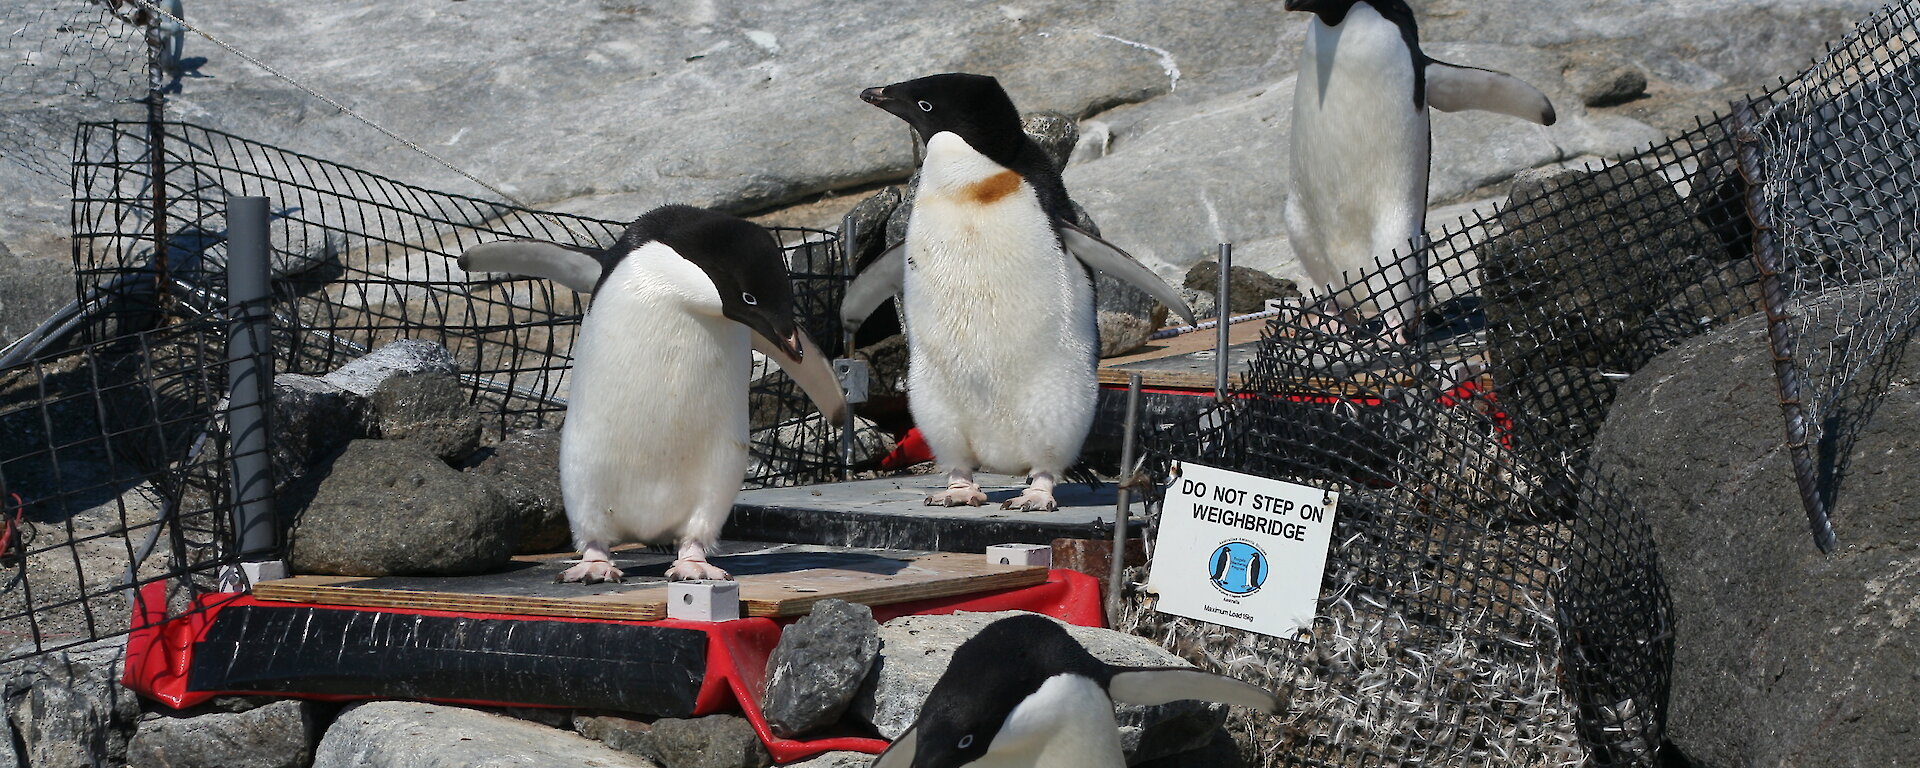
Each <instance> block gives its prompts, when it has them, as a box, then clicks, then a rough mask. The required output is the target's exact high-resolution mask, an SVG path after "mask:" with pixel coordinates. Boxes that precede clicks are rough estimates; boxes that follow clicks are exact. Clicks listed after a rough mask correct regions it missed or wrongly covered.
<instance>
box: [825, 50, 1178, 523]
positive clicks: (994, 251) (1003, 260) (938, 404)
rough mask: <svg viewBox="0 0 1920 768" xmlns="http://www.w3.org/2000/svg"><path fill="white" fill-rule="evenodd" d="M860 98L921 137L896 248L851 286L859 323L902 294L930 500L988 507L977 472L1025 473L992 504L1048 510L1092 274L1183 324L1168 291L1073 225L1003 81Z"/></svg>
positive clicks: (1075, 421) (1059, 468)
mask: <svg viewBox="0 0 1920 768" xmlns="http://www.w3.org/2000/svg"><path fill="white" fill-rule="evenodd" d="M860 98H861V99H863V100H865V101H866V102H867V103H869V104H872V105H874V106H876V107H879V108H881V109H884V110H886V111H887V112H889V113H891V114H892V115H894V116H895V117H898V118H900V119H901V120H904V121H906V122H907V123H908V124H909V125H911V126H913V128H914V130H915V131H916V132H917V133H919V135H920V137H921V138H922V139H924V140H925V141H926V145H927V151H926V157H925V159H924V160H923V162H922V165H921V169H920V186H919V187H918V188H917V189H916V190H915V197H914V205H913V215H912V217H911V218H909V219H908V222H907V237H906V240H905V241H904V242H903V243H901V244H900V245H898V246H895V247H894V248H893V249H892V250H889V251H888V252H886V253H883V254H881V256H880V257H879V258H878V259H876V260H875V261H874V262H873V263H872V264H871V265H870V266H868V268H867V269H866V271H864V272H862V273H861V274H860V276H859V278H857V279H856V280H855V281H854V282H853V284H852V285H850V286H848V290H847V297H846V301H845V303H844V304H842V306H841V315H842V319H843V320H845V321H846V323H847V324H848V326H849V327H856V328H857V327H858V326H859V324H860V322H861V321H863V320H865V319H866V317H867V315H869V314H872V312H873V310H874V308H876V307H878V306H879V305H880V304H881V302H884V301H885V300H886V299H887V298H888V297H890V296H893V295H894V294H896V293H900V294H903V295H904V303H903V307H904V308H905V312H906V321H907V322H906V330H907V354H908V365H907V399H908V405H909V407H910V409H911V410H912V413H913V418H914V423H915V424H916V425H917V426H918V427H919V429H920V432H921V434H922V435H924V436H925V437H926V439H927V443H928V445H929V446H930V447H931V448H932V449H933V454H934V458H935V459H936V460H937V461H938V462H939V464H940V465H941V466H942V467H943V468H945V469H947V470H949V473H948V475H947V490H945V491H942V492H940V493H936V494H933V495H932V496H929V497H927V503H928V504H931V505H939V506H955V505H960V504H966V505H974V506H978V505H979V504H981V503H982V502H984V501H985V500H986V495H985V494H984V493H982V492H981V490H980V486H979V484H978V483H976V482H975V481H974V479H973V473H974V471H975V470H978V469H986V470H988V471H994V472H1005V473H1008V474H1018V475H1029V476H1031V482H1030V483H1029V485H1028V486H1027V488H1026V490H1025V491H1024V492H1023V493H1021V494H1020V495H1019V496H1017V497H1015V498H1012V499H1009V500H1008V501H1006V502H1005V503H1004V504H1002V505H1001V506H1002V507H1005V508H1010V509H1021V510H1051V509H1054V508H1056V503H1055V501H1054V498H1053V488H1054V485H1055V484H1056V483H1057V482H1058V481H1059V479H1060V477H1061V473H1062V472H1064V471H1065V470H1066V469H1067V468H1068V467H1069V466H1070V465H1072V464H1073V463H1074V461H1075V460H1076V459H1077V458H1078V457H1079V454H1080V446H1081V443H1082V442H1083V441H1085V439H1086V436H1087V429H1088V427H1090V426H1091V425H1092V423H1093V412H1094V399H1095V397H1096V396H1097V394H1098V385H1097V383H1096V381H1095V379H1094V364H1095V360H1096V357H1097V356H1098V350H1099V342H1098V339H1097V331H1096V329H1095V324H1094V307H1093V280H1092V277H1091V275H1090V273H1089V272H1088V269H1089V268H1091V269H1097V270H1101V271H1105V272H1108V273H1110V274H1112V275H1114V276H1116V277H1119V278H1121V279H1123V280H1126V281H1127V282H1129V283H1132V284H1134V285H1137V286H1139V287H1140V288H1141V289H1143V290H1145V291H1147V293H1149V294H1150V295H1152V296H1154V297H1155V298H1157V299H1159V300H1160V301H1161V302H1163V303H1165V304H1166V305H1167V306H1168V307H1170V308H1172V309H1173V311H1175V312H1177V313H1179V314H1180V315H1181V317H1183V318H1185V319H1187V320H1188V322H1192V319H1193V313H1192V312H1191V311H1190V310H1189V309H1188V308H1187V306H1186V304H1185V303H1184V302H1183V301H1181V299H1180V295H1179V294H1178V293H1176V292H1175V291H1174V289H1173V288H1172V287H1171V286H1169V285H1167V284H1166V282H1164V281H1162V280H1161V279H1160V278H1159V276H1157V275H1155V274H1154V273H1153V271H1152V270H1149V269H1147V268H1146V267H1145V266H1143V265H1142V264H1140V262H1138V261H1135V260H1134V258H1133V257H1132V256H1131V255H1129V254H1127V253H1126V252H1125V251H1122V250H1120V249H1119V248H1116V247H1114V246H1113V245H1112V244H1110V243H1107V242H1106V241H1104V240H1101V239H1100V238H1098V237H1095V236H1094V235H1092V234H1091V233H1088V232H1087V231H1085V230H1083V229H1080V228H1078V227H1076V226H1074V225H1073V224H1071V223H1070V219H1071V215H1072V214H1071V211H1072V203H1071V202H1070V201H1069V200H1068V198H1067V190H1066V185H1065V184H1063V183H1062V182H1061V180H1060V169H1059V168H1056V167H1054V165H1053V162H1052V160H1050V159H1049V158H1048V157H1047V155H1046V153H1045V152H1044V151H1043V150H1042V149H1041V148H1040V146H1039V145H1038V144H1036V143H1035V142H1034V141H1033V139H1031V138H1030V137H1028V136H1027V134H1026V133H1025V132H1024V131H1022V130H1021V129H1020V113H1019V112H1018V111H1017V110H1016V109H1014V105H1013V100H1012V99H1010V98H1008V97H1007V93H1006V91H1004V90H1002V89H1001V87H1000V83H999V81H997V80H995V79H993V78H991V77H987V76H984V75H969V74H945V75H933V76H931V77H923V78H919V79H917V80H908V81H906V82H902V83H894V84H893V85H888V86H883V87H878V88H868V89H867V90H865V91H863V92H862V93H861V94H860Z"/></svg>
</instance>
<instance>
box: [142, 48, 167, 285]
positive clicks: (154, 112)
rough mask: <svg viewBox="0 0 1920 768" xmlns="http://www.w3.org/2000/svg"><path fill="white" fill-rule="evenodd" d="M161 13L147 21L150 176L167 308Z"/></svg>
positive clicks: (159, 280)
mask: <svg viewBox="0 0 1920 768" xmlns="http://www.w3.org/2000/svg"><path fill="white" fill-rule="evenodd" d="M163 26H164V25H163V23H162V19H161V18H160V16H159V14H148V23H147V179H148V184H149V186H150V187H151V189H150V191H151V193H152V198H153V222H152V224H153V270H154V275H153V281H154V282H153V287H154V290H155V291H156V292H157V295H156V296H155V297H154V300H155V304H154V307H155V309H157V310H160V311H162V312H164V311H166V309H167V306H168V304H170V303H171V301H172V296H173V292H172V291H169V290H167V286H168V284H169V283H170V282H171V281H172V280H173V277H172V275H171V274H170V270H171V268H172V267H171V265H170V264H168V263H167V163H166V155H167V125H166V119H167V97H166V87H167V73H166V61H167V42H168V35H167V33H166V31H165V30H164V29H163Z"/></svg>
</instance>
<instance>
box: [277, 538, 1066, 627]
mask: <svg viewBox="0 0 1920 768" xmlns="http://www.w3.org/2000/svg"><path fill="white" fill-rule="evenodd" d="M711 560H712V562H713V564H715V565H718V566H720V567H721V568H724V569H726V570H727V571H728V572H729V573H732V574H733V576H734V578H735V579H736V580H737V581H739V582H740V603H741V605H740V613H741V615H743V616H802V615H805V614H807V613H809V612H811V611H812V610H813V605H814V603H817V602H819V601H821V600H825V599H828V598H837V599H840V600H845V601H847V602H852V603H862V604H865V605H890V604H893V603H904V602H909V601H913V600H925V599H930V598H937V597H952V596H955V595H966V594H973V593H976V592H987V591H992V590H999V589H1012V588H1016V587H1028V586H1033V585H1035V584H1039V583H1042V582H1044V581H1046V580H1047V570H1046V569H1045V568H1038V567H1031V566H1012V565H999V564H995V563H989V562H987V560H986V557H985V556H984V555H983V554H981V553H972V554H961V553H944V552H907V551H899V550H849V549H843V548H832V547H819V546H804V545H779V546H774V547H770V548H766V549H759V550H756V551H749V552H742V553H741V554H736V555H721V556H717V557H714V558H711ZM573 562H574V561H573V560H572V559H571V558H570V557H568V556H547V557H541V558H522V559H516V560H515V561H514V563H513V565H512V566H511V567H509V568H507V569H506V570H503V571H500V572H497V573H488V574H480V575H477V576H381V577H359V576H294V577H291V578H286V579H276V580H273V581H265V582H261V583H260V584H258V585H255V587H254V590H253V595H254V597H255V598H258V599H260V600H272V601H286V602H299V603H314V604H320V605H342V606H352V607H358V608H412V609H418V610H435V611H458V612H473V613H498V614H508V615H521V616H563V617H570V618H581V619H613V620H629V621H651V620H654V619H663V618H666V615H667V609H666V598H667V590H666V585H667V580H666V577H665V575H664V574H665V573H666V569H667V566H668V565H670V564H671V563H672V562H673V556H672V555H664V554H657V553H654V552H652V551H649V550H647V549H644V548H628V549H623V550H619V551H616V552H615V553H614V564H615V565H616V566H617V567H619V568H620V569H621V570H622V571H624V572H625V573H626V582H625V583H622V584H593V585H583V584H558V583H555V582H554V578H555V577H556V576H558V575H559V573H560V572H561V571H563V570H565V569H566V568H567V567H568V566H570V565H571V564H572V563H573Z"/></svg>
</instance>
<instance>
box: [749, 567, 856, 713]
mask: <svg viewBox="0 0 1920 768" xmlns="http://www.w3.org/2000/svg"><path fill="white" fill-rule="evenodd" d="M879 654H880V623H879V622H876V621H874V620H873V609H872V608H868V607H867V606H864V605H859V604H856V603H849V602H846V601H844V600H823V601H821V602H820V603H818V604H816V605H814V607H813V613H811V614H809V615H808V616H807V617H806V618H803V619H801V620H799V621H796V622H794V623H793V624H792V625H790V626H788V627H787V628H786V629H785V630H784V631H783V632H782V633H781V635H780V644H779V645H777V646H774V649H773V653H772V654H771V655H769V656H768V657H767V689H766V695H765V696H763V697H761V701H760V709H761V711H762V712H763V713H764V715H765V717H766V720H767V725H768V726H769V727H771V728H772V729H773V733H774V735H776V736H781V737H787V738H791V737H794V736H798V735H800V734H804V733H807V732H809V731H813V730H815V729H817V728H822V727H825V726H828V725H832V724H833V723H835V722H837V721H839V719H840V715H841V714H842V713H844V712H846V711H847V706H848V705H849V704H852V703H853V696H854V694H855V693H858V692H859V690H860V684H861V683H864V682H866V680H867V672H868V671H869V670H871V669H872V668H873V660H874V658H875V657H877V656H878V655H879Z"/></svg>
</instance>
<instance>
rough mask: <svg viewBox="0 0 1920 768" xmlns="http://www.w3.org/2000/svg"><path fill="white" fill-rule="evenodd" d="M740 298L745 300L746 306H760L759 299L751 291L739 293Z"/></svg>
mask: <svg viewBox="0 0 1920 768" xmlns="http://www.w3.org/2000/svg"><path fill="white" fill-rule="evenodd" d="M740 300H741V301H744V302H746V303H747V306H749V307H757V306H760V300H759V299H757V298H754V295H753V294H751V293H741V294H740Z"/></svg>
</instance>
